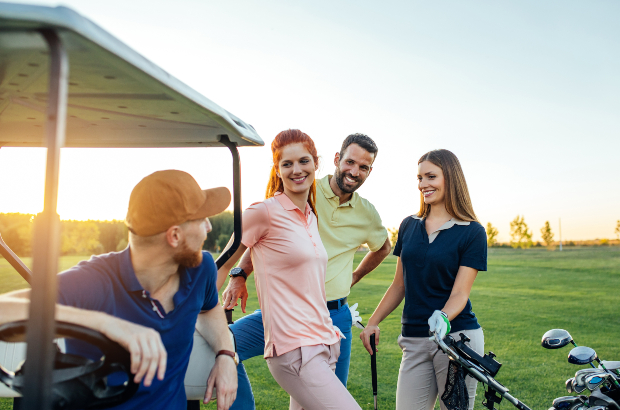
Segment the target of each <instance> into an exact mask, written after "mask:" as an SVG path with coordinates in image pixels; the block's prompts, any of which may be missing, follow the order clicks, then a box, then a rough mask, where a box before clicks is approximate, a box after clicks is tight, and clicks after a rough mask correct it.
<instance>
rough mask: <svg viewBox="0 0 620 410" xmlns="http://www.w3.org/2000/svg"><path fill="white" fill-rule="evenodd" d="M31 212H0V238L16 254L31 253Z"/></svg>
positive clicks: (32, 217)
mask: <svg viewBox="0 0 620 410" xmlns="http://www.w3.org/2000/svg"><path fill="white" fill-rule="evenodd" d="M33 219H34V215H33V214H22V213H17V212H15V213H6V214H0V235H1V236H2V240H3V241H4V242H5V243H6V244H7V246H8V247H9V248H11V250H12V251H13V252H15V254H17V256H30V255H31V254H32V225H33V224H32V221H33Z"/></svg>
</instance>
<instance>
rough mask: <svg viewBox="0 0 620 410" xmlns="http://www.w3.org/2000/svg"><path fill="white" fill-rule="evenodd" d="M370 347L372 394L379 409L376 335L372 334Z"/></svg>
mask: <svg viewBox="0 0 620 410" xmlns="http://www.w3.org/2000/svg"><path fill="white" fill-rule="evenodd" d="M370 347H371V349H372V356H370V371H371V372H372V394H373V396H374V401H375V410H377V346H376V345H375V335H374V334H372V335H370Z"/></svg>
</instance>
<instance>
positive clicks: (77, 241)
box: [60, 221, 103, 255]
mask: <svg viewBox="0 0 620 410" xmlns="http://www.w3.org/2000/svg"><path fill="white" fill-rule="evenodd" d="M60 226H61V234H60V237H61V242H60V252H61V253H62V254H63V255H88V254H93V253H100V252H102V251H103V246H102V245H101V244H100V243H99V227H98V226H97V224H96V223H95V222H93V221H62V222H61V225H60Z"/></svg>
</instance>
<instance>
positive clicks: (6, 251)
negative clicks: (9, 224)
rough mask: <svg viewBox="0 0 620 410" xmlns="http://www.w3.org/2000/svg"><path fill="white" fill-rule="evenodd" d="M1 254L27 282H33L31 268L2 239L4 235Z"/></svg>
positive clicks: (0, 245) (0, 244) (0, 247)
mask: <svg viewBox="0 0 620 410" xmlns="http://www.w3.org/2000/svg"><path fill="white" fill-rule="evenodd" d="M0 255H2V256H3V257H4V259H6V260H7V261H8V262H9V263H10V264H11V266H12V267H13V269H15V270H16V271H17V273H19V274H20V276H21V277H22V278H24V280H25V281H26V282H28V283H32V272H30V269H28V267H27V266H26V265H24V262H22V261H21V259H19V257H18V256H17V255H15V252H13V251H12V250H11V248H9V247H8V245H7V244H6V243H5V242H4V240H3V239H2V235H0Z"/></svg>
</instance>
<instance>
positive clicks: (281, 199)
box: [274, 192, 311, 217]
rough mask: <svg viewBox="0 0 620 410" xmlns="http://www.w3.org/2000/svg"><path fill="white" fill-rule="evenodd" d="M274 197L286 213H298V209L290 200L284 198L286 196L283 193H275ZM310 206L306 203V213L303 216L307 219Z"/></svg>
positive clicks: (286, 197)
mask: <svg viewBox="0 0 620 410" xmlns="http://www.w3.org/2000/svg"><path fill="white" fill-rule="evenodd" d="M274 197H275V198H276V199H277V200H278V202H279V203H280V205H282V208H284V209H285V210H286V211H295V210H297V211H299V208H298V207H297V205H295V204H294V203H293V201H291V199H290V198H289V197H288V196H286V194H285V193H284V192H276V193H275V195H274ZM310 211H311V209H310V204H309V203H307V202H306V211H305V212H304V214H305V215H306V217H308V215H309V214H310Z"/></svg>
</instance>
